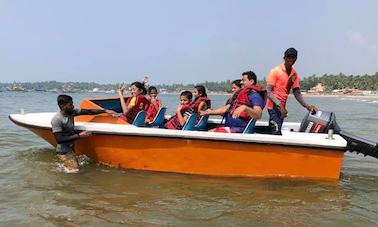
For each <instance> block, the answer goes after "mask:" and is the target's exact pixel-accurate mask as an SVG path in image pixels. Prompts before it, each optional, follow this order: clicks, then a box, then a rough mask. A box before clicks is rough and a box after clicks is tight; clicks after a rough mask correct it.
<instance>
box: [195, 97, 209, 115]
mask: <svg viewBox="0 0 378 227" xmlns="http://www.w3.org/2000/svg"><path fill="white" fill-rule="evenodd" d="M202 101H205V103H206V105H207V108H210V107H211V100H210V99H209V98H207V97H198V98H197V99H196V101H195V102H194V103H193V104H192V108H193V109H194V113H198V112H199V110H198V107H199V105H200V103H201V102H202Z"/></svg>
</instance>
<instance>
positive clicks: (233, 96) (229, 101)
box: [226, 89, 241, 106]
mask: <svg viewBox="0 0 378 227" xmlns="http://www.w3.org/2000/svg"><path fill="white" fill-rule="evenodd" d="M240 91H241V89H239V90H238V91H237V92H235V94H233V95H232V96H231V97H230V98H229V99H228V100H227V102H226V106H227V105H228V104H232V103H233V102H234V101H235V100H236V98H237V97H238V95H239V93H240Z"/></svg>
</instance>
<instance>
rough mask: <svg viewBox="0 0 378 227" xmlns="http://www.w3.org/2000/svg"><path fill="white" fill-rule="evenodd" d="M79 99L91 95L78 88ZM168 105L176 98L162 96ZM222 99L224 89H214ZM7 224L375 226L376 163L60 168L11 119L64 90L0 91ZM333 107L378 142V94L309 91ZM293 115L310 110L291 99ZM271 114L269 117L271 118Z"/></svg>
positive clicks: (350, 127) (0, 181) (41, 107)
mask: <svg viewBox="0 0 378 227" xmlns="http://www.w3.org/2000/svg"><path fill="white" fill-rule="evenodd" d="M72 96H73V97H74V100H75V102H76V104H77V105H78V104H79V100H81V99H82V98H83V97H91V96H101V94H77V93H75V94H72ZM160 98H161V99H162V100H163V102H164V103H165V105H168V106H169V110H171V111H172V110H174V109H175V107H176V105H177V104H176V103H177V97H176V96H173V95H161V96H160ZM210 98H212V99H213V100H214V101H213V106H219V105H221V104H223V103H224V102H225V100H226V96H220V95H217V96H211V97H210ZM0 100H1V102H0V122H1V125H0V166H1V167H2V168H1V170H0V172H1V178H0V190H1V194H0V225H1V226H13V225H28V226H29V225H31V226H37V225H38V226H39V225H43V226H62V225H64V226H76V225H87V226H88V225H91V226H93V225H95V226H96V225H98V226H103V225H106V226H117V225H121V224H129V225H138V226H171V225H173V226H177V225H179V226H194V225H199V226H209V225H210V226H218V225H226V226H251V225H259V226H293V225H300V226H319V225H327V226H340V225H348V226H377V225H378V190H377V188H378V160H377V159H374V158H369V157H363V156H362V155H356V154H350V153H347V154H346V156H345V158H344V162H343V168H342V175H341V179H340V181H339V182H337V183H333V184H332V183H327V182H312V181H295V180H277V179H265V180H264V179H255V178H224V177H205V176H194V175H184V174H172V173H158V172H148V171H130V170H128V171H125V170H120V169H114V168H110V167H107V166H103V165H98V164H96V163H93V162H90V163H89V164H87V165H85V166H84V167H83V168H82V169H81V170H80V172H79V173H76V174H67V173H64V172H62V171H61V170H60V168H59V166H58V162H57V160H56V158H55V156H54V149H53V148H52V147H51V146H50V145H49V144H47V143H46V142H45V141H43V140H42V139H40V138H39V137H37V136H35V135H34V134H32V133H31V132H29V131H28V130H26V129H24V128H21V127H19V126H16V125H14V124H13V123H12V122H10V121H9V120H8V115H9V113H14V112H19V111H20V108H24V109H25V111H26V112H45V111H56V110H57V107H56V104H55V103H56V94H54V93H48V92H44V93H34V92H25V93H22V92H21V93H18V92H0ZM306 100H307V101H308V102H309V103H314V104H316V105H317V106H318V107H320V108H321V109H325V110H329V111H333V112H335V113H336V115H337V119H338V122H339V124H340V125H341V126H342V128H343V129H345V130H347V131H352V132H353V133H354V134H356V135H360V136H362V137H365V138H369V139H371V140H378V138H377V136H376V134H377V133H378V118H377V112H378V100H374V99H357V100H355V99H346V98H345V99H344V98H322V97H306ZM288 110H289V116H288V120H287V121H300V120H301V119H302V117H303V116H304V114H305V111H304V109H303V108H301V107H300V106H299V104H297V103H296V102H295V100H294V97H290V99H289V103H288ZM264 119H267V115H266V114H265V115H264Z"/></svg>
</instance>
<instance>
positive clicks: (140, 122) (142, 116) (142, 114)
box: [133, 110, 147, 127]
mask: <svg viewBox="0 0 378 227" xmlns="http://www.w3.org/2000/svg"><path fill="white" fill-rule="evenodd" d="M146 114H147V112H146V111H145V110H142V111H139V112H138V114H137V115H136V116H135V118H134V121H133V125H135V126H137V127H144V125H145V122H144V121H145V120H146Z"/></svg>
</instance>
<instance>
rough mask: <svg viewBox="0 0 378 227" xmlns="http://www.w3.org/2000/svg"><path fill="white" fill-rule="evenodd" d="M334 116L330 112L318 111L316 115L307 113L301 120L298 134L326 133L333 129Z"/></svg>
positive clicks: (334, 123)
mask: <svg viewBox="0 0 378 227" xmlns="http://www.w3.org/2000/svg"><path fill="white" fill-rule="evenodd" d="M335 125H336V116H335V114H334V113H332V112H327V111H322V110H318V111H317V112H316V113H311V112H308V113H307V114H306V116H305V117H304V118H303V120H302V123H301V126H300V127H299V131H300V132H307V133H327V132H328V130H329V129H334V128H335Z"/></svg>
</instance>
